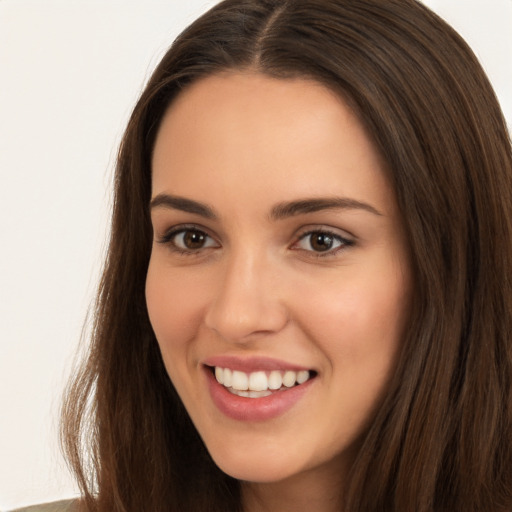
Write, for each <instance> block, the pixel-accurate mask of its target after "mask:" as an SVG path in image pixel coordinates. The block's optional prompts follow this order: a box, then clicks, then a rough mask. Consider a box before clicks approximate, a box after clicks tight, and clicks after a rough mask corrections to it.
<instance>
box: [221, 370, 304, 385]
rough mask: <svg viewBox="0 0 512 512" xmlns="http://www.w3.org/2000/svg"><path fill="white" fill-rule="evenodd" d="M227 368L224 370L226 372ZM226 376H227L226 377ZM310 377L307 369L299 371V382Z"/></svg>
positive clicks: (301, 382)
mask: <svg viewBox="0 0 512 512" xmlns="http://www.w3.org/2000/svg"><path fill="white" fill-rule="evenodd" d="M225 371H226V370H224V372H225ZM224 378H225V377H224ZM308 379H309V372H308V371H307V370H302V371H300V372H297V383H298V384H304V382H306V381H307V380H308Z"/></svg>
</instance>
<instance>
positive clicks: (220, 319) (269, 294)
mask: <svg viewBox="0 0 512 512" xmlns="http://www.w3.org/2000/svg"><path fill="white" fill-rule="evenodd" d="M273 282H274V280H273V279H272V277H271V276H268V278H265V277H264V273H263V272H261V270H260V271H258V272H256V269H254V268H247V266H246V271H245V272H236V271H234V270H233V269H232V271H231V272H229V273H227V275H226V274H225V275H224V276H223V279H222V280H221V281H219V286H218V289H217V293H216V294H215V295H214V297H213V298H212V300H211V302H210V304H209V307H208V309H207V311H206V314H205V324H206V326H207V327H208V328H209V329H211V330H213V331H215V332H216V333H217V335H219V336H220V337H222V338H223V339H225V340H227V341H230V342H233V343H247V342H248V341H249V340H251V339H254V338H255V337H256V338H257V337H261V336H264V335H268V334H273V333H276V332H279V331H280V330H281V329H282V328H283V327H284V326H285V325H286V324H287V322H288V313H287V309H286V307H285V305H284V301H283V299H282V297H280V296H279V291H278V289H277V287H276V286H273Z"/></svg>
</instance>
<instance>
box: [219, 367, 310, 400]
mask: <svg viewBox="0 0 512 512" xmlns="http://www.w3.org/2000/svg"><path fill="white" fill-rule="evenodd" d="M310 377H311V375H310V373H309V371H308V370H301V371H298V372H294V371H292V370H286V371H278V370H273V371H271V372H270V373H268V374H267V372H264V371H257V372H252V373H249V374H247V373H245V372H241V371H238V370H231V369H230V368H221V367H219V366H216V367H215V378H216V380H217V382H218V383H219V384H222V385H223V386H224V387H226V388H228V390H229V391H230V392H231V393H234V394H236V395H239V396H244V397H249V398H260V397H262V396H268V395H270V394H271V391H277V390H279V389H281V388H282V387H283V386H284V387H285V388H291V387H293V386H295V384H304V382H306V381H307V380H309V378H310Z"/></svg>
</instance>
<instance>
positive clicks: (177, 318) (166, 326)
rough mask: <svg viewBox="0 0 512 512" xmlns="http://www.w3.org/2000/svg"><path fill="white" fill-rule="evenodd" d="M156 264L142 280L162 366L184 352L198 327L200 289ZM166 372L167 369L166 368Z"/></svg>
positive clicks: (152, 265)
mask: <svg viewBox="0 0 512 512" xmlns="http://www.w3.org/2000/svg"><path fill="white" fill-rule="evenodd" d="M162 266H164V267H165V265H163V264H162V263H160V262H158V261H151V262H150V265H149V268H148V274H147V278H146V304H147V309H148V314H149V319H150V322H151V325H152V327H153V331H154V332H155V335H156V338H157V340H158V344H159V346H160V350H161V351H162V356H163V358H164V362H165V364H166V366H168V365H169V363H170V361H176V360H177V359H176V358H174V357H171V356H172V355H176V354H177V353H179V352H182V351H184V350H185V349H186V348H187V345H188V341H190V340H192V339H193V338H194V337H195V336H196V333H197V330H198V328H199V325H200V319H201V311H202V301H204V296H205V294H204V293H203V294H201V293H198V290H200V289H201V287H198V286H197V284H194V283H191V282H187V280H186V279H184V278H183V277H184V274H183V273H182V272H181V273H180V272H172V271H170V270H169V269H166V268H162ZM168 370H170V368H169V367H168Z"/></svg>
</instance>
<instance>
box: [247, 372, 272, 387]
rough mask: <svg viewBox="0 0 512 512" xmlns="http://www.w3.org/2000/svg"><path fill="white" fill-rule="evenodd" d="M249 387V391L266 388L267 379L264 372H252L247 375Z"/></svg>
mask: <svg viewBox="0 0 512 512" xmlns="http://www.w3.org/2000/svg"><path fill="white" fill-rule="evenodd" d="M249 389H250V390H251V391H263V390H266V389H268V379H267V375H266V374H265V372H254V373H251V374H250V375H249Z"/></svg>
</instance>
